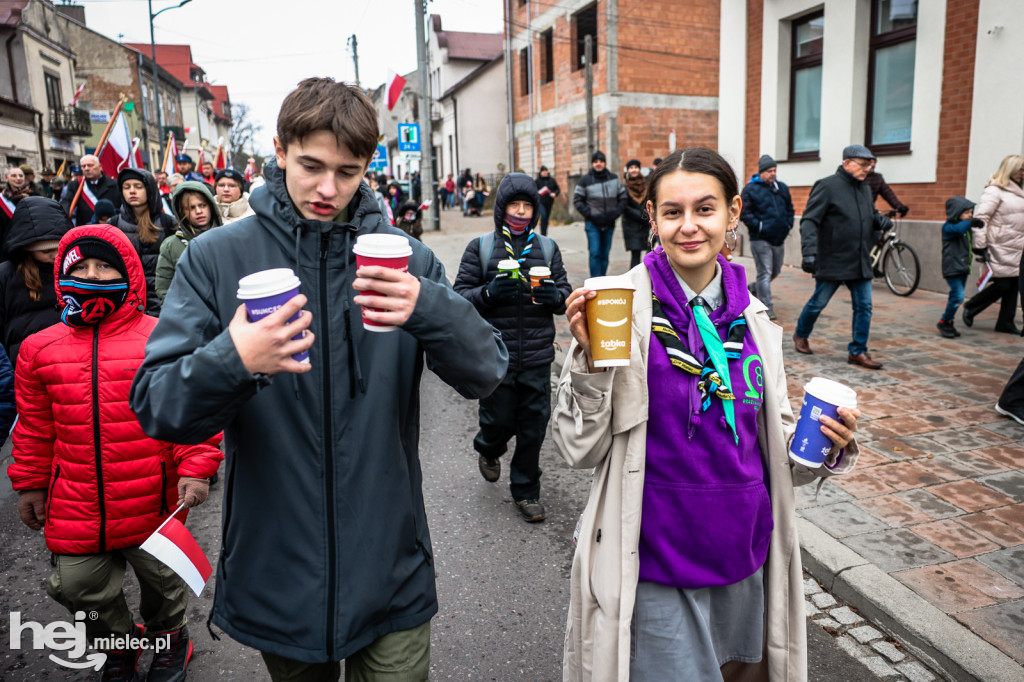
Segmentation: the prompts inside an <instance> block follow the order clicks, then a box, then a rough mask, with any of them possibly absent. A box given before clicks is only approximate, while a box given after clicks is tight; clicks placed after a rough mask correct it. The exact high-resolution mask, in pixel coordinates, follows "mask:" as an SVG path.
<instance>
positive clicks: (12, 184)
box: [0, 166, 32, 258]
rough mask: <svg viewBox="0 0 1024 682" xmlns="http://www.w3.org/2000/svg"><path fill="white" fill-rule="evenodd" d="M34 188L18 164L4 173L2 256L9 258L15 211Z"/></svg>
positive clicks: (0, 219) (0, 196)
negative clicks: (9, 242)
mask: <svg viewBox="0 0 1024 682" xmlns="http://www.w3.org/2000/svg"><path fill="white" fill-rule="evenodd" d="M31 194H32V189H31V188H30V187H29V186H28V184H27V183H26V182H25V173H24V171H22V170H21V169H20V168H18V167H17V166H12V167H11V168H8V169H7V173H6V174H5V175H4V184H3V187H2V188H0V256H2V257H3V258H7V257H8V255H7V251H6V247H5V246H4V245H5V244H6V243H7V235H8V234H9V233H10V231H11V223H12V222H13V221H14V211H15V210H16V209H17V208H18V203H19V202H20V201H21V200H22V199H24V198H25V197H28V196H31Z"/></svg>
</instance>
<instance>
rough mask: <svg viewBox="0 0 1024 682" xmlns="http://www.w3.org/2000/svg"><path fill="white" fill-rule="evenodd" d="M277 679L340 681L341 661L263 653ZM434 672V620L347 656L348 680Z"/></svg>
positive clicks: (399, 679)
mask: <svg viewBox="0 0 1024 682" xmlns="http://www.w3.org/2000/svg"><path fill="white" fill-rule="evenodd" d="M260 653H261V654H262V656H263V662H264V663H266V664H267V670H268V671H269V672H270V679H272V680H273V681H274V682H336V680H339V679H341V664H340V663H338V662H336V661H330V662H327V663H303V662H302V661H293V660H292V659H290V658H284V657H283V656H277V655H275V654H271V653H267V652H266V651H262V652H260ZM429 675H430V621H429V620H428V621H427V622H426V623H424V624H423V625H418V626H416V627H414V628H412V629H409V630H399V631H398V632H391V633H388V634H386V635H384V636H383V637H381V638H380V639H377V640H375V641H374V642H372V643H371V644H368V645H367V646H365V647H363V648H362V649H360V650H359V651H357V652H356V653H354V654H352V655H351V656H349V657H348V658H346V659H345V682H425V681H426V680H427V678H428V677H429Z"/></svg>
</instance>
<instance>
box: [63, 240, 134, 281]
mask: <svg viewBox="0 0 1024 682" xmlns="http://www.w3.org/2000/svg"><path fill="white" fill-rule="evenodd" d="M86 258H99V259H100V260H101V261H105V262H106V263H107V264H109V265H110V266H111V267H113V268H114V269H115V270H117V271H118V272H119V273H121V277H124V278H125V279H128V267H127V266H126V265H125V264H124V259H123V258H121V254H120V253H118V252H117V249H116V248H115V247H114V245H113V244H111V243H110V242H108V241H105V240H103V239H100V238H99V237H79V238H78V239H76V240H75V241H73V242H71V243H70V244H68V248H67V250H66V251H65V252H64V260H62V261H61V264H60V276H61V277H67V276H68V271H69V270H71V267H72V266H73V265H74V264H75V263H78V262H79V261H83V260H85V259H86Z"/></svg>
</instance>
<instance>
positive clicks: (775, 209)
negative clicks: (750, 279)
mask: <svg viewBox="0 0 1024 682" xmlns="http://www.w3.org/2000/svg"><path fill="white" fill-rule="evenodd" d="M777 165H778V164H776V163H775V159H773V158H772V157H770V156H768V155H767V154H765V155H764V156H762V157H761V158H760V159H758V161H757V173H755V174H754V175H752V176H751V177H750V181H749V182H748V183H747V186H746V187H744V188H743V194H742V199H743V211H742V213H741V214H740V220H742V221H743V224H744V225H746V226H747V230H748V231H749V232H750V252H751V254H752V255H753V256H754V267H756V268H757V280H756V281H755V282H754V283H753V284H751V285H750V287H749V289H750V292H751V293H752V294H754V295H755V296H757V297H758V298H759V299H761V302H762V303H764V304H765V305H766V306H768V319H770V320H774V319H775V309H774V308H773V307H772V280H774V279H775V278H776V277H778V276H779V273H780V272H782V261H783V257H784V256H785V250H786V249H785V244H786V237H788V236H789V231H790V230H792V229H793V216H794V211H793V199H792V198H791V197H790V196H789V187H787V186H786V183H784V182H779V181H778V179H777V173H778V168H777Z"/></svg>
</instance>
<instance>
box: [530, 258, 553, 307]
mask: <svg viewBox="0 0 1024 682" xmlns="http://www.w3.org/2000/svg"><path fill="white" fill-rule="evenodd" d="M542 279H551V268H549V267H547V266H546V265H535V266H533V267H532V268H530V288H531V289H536V288H537V287H539V286H540V282H541V280H542ZM531 300H532V299H531ZM533 303H534V305H541V304H540V303H537V301H533Z"/></svg>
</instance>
